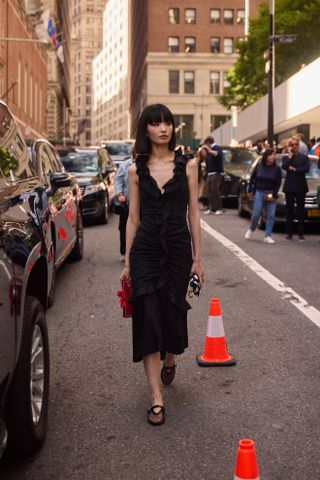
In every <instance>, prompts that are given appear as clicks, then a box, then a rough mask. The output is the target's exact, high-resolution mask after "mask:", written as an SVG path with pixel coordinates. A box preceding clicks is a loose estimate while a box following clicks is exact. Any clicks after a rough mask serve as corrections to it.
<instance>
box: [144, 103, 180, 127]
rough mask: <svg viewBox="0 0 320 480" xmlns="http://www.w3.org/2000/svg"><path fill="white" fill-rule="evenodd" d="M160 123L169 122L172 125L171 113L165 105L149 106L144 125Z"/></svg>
mask: <svg viewBox="0 0 320 480" xmlns="http://www.w3.org/2000/svg"><path fill="white" fill-rule="evenodd" d="M160 122H170V123H171V124H172V125H173V124H174V121H173V115H172V113H171V112H170V110H169V109H168V108H167V107H166V106H165V105H161V104H157V105H150V107H149V108H148V111H147V112H146V123H147V124H149V125H152V124H153V123H160Z"/></svg>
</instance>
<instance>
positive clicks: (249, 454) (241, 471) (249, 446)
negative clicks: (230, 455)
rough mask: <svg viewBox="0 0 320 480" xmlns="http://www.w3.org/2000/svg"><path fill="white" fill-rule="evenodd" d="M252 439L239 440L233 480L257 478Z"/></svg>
mask: <svg viewBox="0 0 320 480" xmlns="http://www.w3.org/2000/svg"><path fill="white" fill-rule="evenodd" d="M259 478H260V477H259V470H258V464H257V459H256V449H255V447H254V441H253V440H250V439H249V438H247V439H246V438H245V439H242V440H240V441H239V448H238V456H237V463H236V469H235V472H234V479H233V480H259Z"/></svg>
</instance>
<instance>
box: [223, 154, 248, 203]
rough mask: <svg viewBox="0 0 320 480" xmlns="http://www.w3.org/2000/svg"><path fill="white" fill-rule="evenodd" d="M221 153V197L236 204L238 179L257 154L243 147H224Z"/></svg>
mask: <svg viewBox="0 0 320 480" xmlns="http://www.w3.org/2000/svg"><path fill="white" fill-rule="evenodd" d="M221 148H222V151H223V168H224V173H225V174H224V180H223V182H222V185H221V197H222V198H223V199H224V200H228V201H233V202H236V201H237V199H238V195H239V179H240V178H241V176H242V175H243V173H244V172H246V171H247V169H248V166H249V165H251V164H252V162H254V161H255V160H256V158H257V154H256V153H255V152H252V151H251V150H249V149H248V148H245V147H227V146H226V147H225V146H222V147H221Z"/></svg>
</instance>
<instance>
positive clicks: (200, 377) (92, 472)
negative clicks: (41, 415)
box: [0, 209, 320, 480]
mask: <svg viewBox="0 0 320 480" xmlns="http://www.w3.org/2000/svg"><path fill="white" fill-rule="evenodd" d="M202 217H204V216H203V215H202ZM203 219H204V221H205V222H207V224H209V225H210V226H211V227H212V228H213V229H214V231H215V232H219V233H220V234H222V235H223V239H222V240H221V239H220V240H219V241H218V240H217V239H216V238H213V237H212V236H211V235H210V233H208V232H203V263H204V265H205V270H206V284H205V287H204V289H203V293H202V295H201V297H200V298H199V299H192V301H191V303H192V307H193V308H192V310H191V312H190V315H189V320H188V322H189V343H190V346H189V349H188V351H187V352H186V353H185V354H184V355H183V356H181V357H179V358H178V368H177V376H176V379H175V381H174V383H173V384H172V385H171V386H170V387H164V388H163V391H164V399H165V405H166V409H167V416H166V424H165V425H163V426H162V427H160V428H153V427H152V426H150V425H148V424H147V422H146V418H145V409H146V407H147V406H148V390H147V387H146V382H145V377H144V372H143V366H142V364H133V363H132V361H131V325H130V319H123V318H122V316H121V311H120V308H119V307H118V300H117V297H116V291H117V289H118V286H119V285H118V276H119V273H120V269H121V264H120V262H119V253H118V231H117V217H116V216H113V217H112V218H111V219H110V222H109V224H108V225H107V226H88V227H87V228H86V229H85V258H84V259H83V261H82V262H80V263H74V264H72V263H68V264H66V265H64V266H63V267H62V268H61V269H60V271H59V272H58V279H57V294H56V300H55V304H54V306H53V307H52V308H51V309H50V311H49V312H48V314H47V318H48V323H49V333H50V345H51V400H50V423H49V430H48V435H47V440H46V442H45V445H44V447H43V449H42V450H41V451H40V452H39V454H38V455H36V456H35V457H34V458H33V459H32V460H31V461H28V462H23V463H19V464H18V463H14V464H9V465H7V466H6V467H5V470H4V471H3V472H2V474H1V476H0V477H1V479H4V480H20V479H21V480H22V479H28V480H38V479H39V480H49V479H50V480H78V479H79V480H80V479H86V480H100V479H101V480H102V479H103V480H118V479H119V480H120V479H128V480H129V479H130V480H135V479H136V480H162V479H163V480H164V479H166V480H167V479H173V480H178V479H184V480H189V479H190V480H195V479H197V480H198V479H199V480H202V479H203V480H227V479H232V478H233V473H234V468H235V462H236V454H237V446H238V441H239V439H241V438H252V439H253V440H254V441H255V445H256V451H257V458H258V464H259V470H260V479H261V480H310V479H311V478H312V479H320V456H319V444H320V442H319V440H320V435H319V431H320V428H319V427H320V417H319V398H320V382H319V366H320V362H319V360H320V353H319V327H318V326H317V325H315V323H313V322H312V321H311V320H310V319H309V318H308V317H307V316H306V315H305V313H304V311H303V309H302V310H299V309H298V308H296V306H295V304H294V303H295V301H296V300H295V298H293V297H294V295H291V296H290V295H283V294H281V292H279V291H277V290H275V289H274V288H273V286H272V285H271V284H270V283H267V282H266V281H265V279H264V278H261V277H260V276H258V275H257V273H256V272H255V271H254V270H252V269H251V268H250V267H249V266H248V263H247V264H246V263H244V262H243V261H242V260H241V258H239V252H238V255H237V254H236V252H235V251H232V249H230V248H229V247H227V246H225V245H224V244H223V242H224V241H225V240H224V238H226V239H229V240H231V241H232V242H233V243H234V244H236V246H237V247H239V248H240V249H241V251H242V250H243V251H244V252H245V253H246V254H247V255H249V256H250V257H251V258H253V259H254V260H256V261H257V262H258V263H259V265H261V266H263V267H264V268H265V269H266V270H267V271H268V272H271V273H272V274H273V275H274V276H275V277H276V278H277V279H279V280H281V281H282V282H284V283H285V284H286V285H287V286H289V287H291V288H292V289H293V290H294V291H295V293H297V294H298V295H300V296H301V297H303V298H304V299H305V300H306V302H307V307H309V306H313V307H315V308H316V309H317V310H316V315H320V314H319V310H320V295H319V271H320V261H319V259H320V243H319V240H320V235H319V232H314V233H311V232H310V233H309V234H308V235H307V241H306V242H305V243H299V242H298V241H296V240H295V241H293V242H292V243H289V244H288V242H286V241H285V240H284V239H283V237H284V232H281V231H280V232H276V233H275V234H274V238H275V240H276V244H275V245H266V244H264V243H262V241H261V240H262V233H261V232H257V233H256V236H255V238H254V239H253V240H251V241H249V242H248V241H246V240H244V232H245V230H246V229H247V228H248V220H246V219H240V218H238V216H237V213H236V211H235V210H232V209H230V210H227V211H226V212H225V214H224V215H223V216H221V217H217V216H213V215H212V216H209V217H204V218H203ZM221 242H222V243H221ZM240 256H241V255H240ZM271 278H273V277H271ZM212 297H217V298H219V299H220V302H221V307H222V317H223V323H224V328H225V332H226V337H227V342H228V349H229V351H230V352H231V353H233V354H234V355H235V356H236V359H237V365H236V366H234V367H230V368H200V367H198V365H197V363H196V360H195V358H196V355H197V354H199V353H202V350H203V345H204V340H205V335H206V327H207V319H208V309H209V304H210V299H211V298H212ZM307 307H306V308H307ZM317 312H318V314H317ZM318 319H319V320H320V316H319V318H318Z"/></svg>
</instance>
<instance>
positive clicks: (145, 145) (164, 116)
mask: <svg viewBox="0 0 320 480" xmlns="http://www.w3.org/2000/svg"><path fill="white" fill-rule="evenodd" d="M160 122H170V123H171V124H172V127H173V129H172V135H171V138H170V142H169V144H168V147H169V150H172V151H173V150H174V149H175V147H176V132H175V126H174V118H173V115H172V113H171V111H170V110H169V108H168V107H166V106H165V105H162V104H161V103H156V104H154V105H149V106H148V107H146V108H145V109H144V110H143V112H142V113H141V115H140V118H139V123H138V128H137V136H136V143H135V147H136V152H137V155H139V154H142V155H150V153H151V142H150V138H149V137H148V130H147V127H148V125H152V124H153V123H160Z"/></svg>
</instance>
